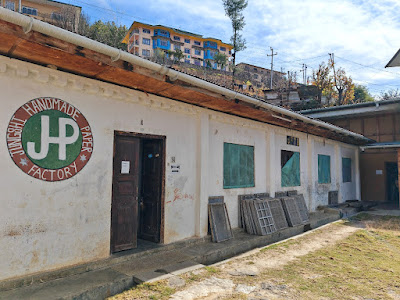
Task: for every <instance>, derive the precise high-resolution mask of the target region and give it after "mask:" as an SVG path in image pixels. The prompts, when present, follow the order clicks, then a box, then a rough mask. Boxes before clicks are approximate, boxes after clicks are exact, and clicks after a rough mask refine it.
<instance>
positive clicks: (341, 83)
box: [329, 53, 354, 105]
mask: <svg viewBox="0 0 400 300" xmlns="http://www.w3.org/2000/svg"><path fill="white" fill-rule="evenodd" d="M329 55H330V56H331V57H330V59H329V66H330V67H331V68H332V69H333V83H334V85H335V88H336V90H337V93H338V95H337V105H342V104H348V103H350V102H352V101H353V99H354V84H353V80H352V79H351V77H348V76H347V75H346V71H345V70H344V69H343V68H339V69H338V70H337V71H336V69H335V60H334V55H333V53H330V54H329Z"/></svg>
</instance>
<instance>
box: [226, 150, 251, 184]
mask: <svg viewBox="0 0 400 300" xmlns="http://www.w3.org/2000/svg"><path fill="white" fill-rule="evenodd" d="M253 186H255V184H254V146H247V145H238V144H231V143H224V188H226V189H229V188H240V187H253Z"/></svg>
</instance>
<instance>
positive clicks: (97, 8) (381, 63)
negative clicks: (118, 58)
mask: <svg viewBox="0 0 400 300" xmlns="http://www.w3.org/2000/svg"><path fill="white" fill-rule="evenodd" d="M61 1H63V2H66V3H70V4H74V5H78V6H81V7H82V11H83V12H84V13H85V14H87V15H88V16H89V18H90V21H91V22H94V21H96V20H102V21H114V22H116V23H117V24H118V25H126V26H127V27H129V26H130V25H131V24H132V22H133V21H139V22H143V23H147V24H151V25H158V24H160V25H165V26H169V27H173V28H179V29H182V30H186V31H190V32H193V33H198V34H201V35H203V36H205V37H214V38H217V39H221V40H222V41H223V42H226V43H229V42H230V37H231V35H232V27H231V22H230V20H229V18H228V17H227V16H225V12H224V8H223V5H222V0H201V1H197V0H196V1H194V0H147V1H143V0H141V1H138V0H96V1H95V0H83V1H81V0H61ZM399 11H400V0H336V1H333V0H303V1H299V0H248V6H247V8H246V9H245V11H244V17H245V22H246V25H245V27H244V29H243V31H242V35H243V37H244V38H245V39H246V46H247V48H246V49H245V50H243V51H241V52H238V53H237V56H236V62H237V63H239V62H245V63H249V64H253V65H257V66H260V67H264V68H267V69H270V68H271V57H270V56H267V55H268V54H271V48H273V50H274V53H277V55H276V56H274V70H278V71H283V72H285V73H286V72H287V71H291V72H297V81H298V82H303V73H302V72H301V70H302V69H303V64H305V65H307V76H311V74H312V71H313V69H316V68H318V65H319V64H320V63H321V62H325V63H326V62H327V61H328V59H329V55H328V53H334V57H335V63H336V67H342V68H344V69H345V71H346V73H347V74H348V75H350V76H351V77H352V79H353V81H354V82H355V83H356V84H361V85H365V86H366V87H367V88H368V89H369V91H370V93H371V94H372V95H373V96H375V97H378V96H379V95H380V94H381V93H382V92H384V91H387V90H390V89H400V67H397V68H386V69H385V68H384V67H385V65H386V64H387V63H388V62H389V60H390V59H391V58H392V57H393V56H394V54H395V53H396V52H397V51H398V50H399V48H400V40H399V37H400V18H399V15H398V12H399ZM396 37H397V38H396Z"/></svg>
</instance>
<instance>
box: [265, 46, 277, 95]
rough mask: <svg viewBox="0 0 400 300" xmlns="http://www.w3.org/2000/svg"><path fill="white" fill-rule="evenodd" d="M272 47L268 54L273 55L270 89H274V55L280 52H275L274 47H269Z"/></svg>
mask: <svg viewBox="0 0 400 300" xmlns="http://www.w3.org/2000/svg"><path fill="white" fill-rule="evenodd" d="M269 48H270V49H271V54H267V56H271V85H270V89H271V90H272V79H273V77H274V55H278V52H276V53H274V49H273V48H272V47H269Z"/></svg>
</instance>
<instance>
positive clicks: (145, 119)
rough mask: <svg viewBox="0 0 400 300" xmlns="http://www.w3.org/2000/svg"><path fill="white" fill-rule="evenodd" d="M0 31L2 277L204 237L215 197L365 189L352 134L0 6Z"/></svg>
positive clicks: (313, 202)
mask: <svg viewBox="0 0 400 300" xmlns="http://www.w3.org/2000/svg"><path fill="white" fill-rule="evenodd" d="M31 22H32V23H31ZM0 40H1V41H2V43H0V53H3V54H2V55H1V56H0V90H1V91H2V93H1V96H0V97H1V101H0V132H2V133H3V137H4V138H5V140H6V141H7V142H6V141H4V142H3V143H2V144H0V156H1V157H2V159H1V160H0V178H1V181H0V189H1V191H2V195H1V197H0V207H1V210H0V280H6V279H10V278H14V277H17V276H24V275H28V274H32V273H35V272H43V271H49V270H54V269H58V268H62V267H68V266H72V265H76V264H80V263H85V262H89V261H93V260H97V259H103V258H107V257H109V256H110V255H111V254H112V253H113V252H116V251H119V250H123V249H129V248H134V247H135V246H136V244H137V242H138V239H139V238H141V239H147V240H151V241H154V242H156V243H164V244H167V243H173V242H176V241H180V240H183V239H186V238H191V237H203V236H206V235H207V224H208V213H207V204H208V197H210V196H224V199H225V203H226V205H227V208H228V213H229V216H230V219H231V224H232V227H237V226H238V195H241V194H250V193H263V192H268V193H269V194H270V195H271V196H272V197H273V196H274V195H275V193H276V192H279V191H287V190H297V191H298V192H299V193H302V194H303V195H304V196H305V199H306V202H307V205H308V207H309V210H310V211H313V210H315V209H316V207H317V206H319V205H327V203H328V191H333V190H335V191H338V192H339V201H340V202H343V201H345V200H350V199H360V188H359V187H360V184H359V168H358V153H359V150H358V145H363V144H365V143H366V142H368V140H367V139H366V138H364V137H363V136H361V135H358V134H355V133H352V132H350V131H347V130H344V129H341V128H339V127H335V126H333V125H330V124H327V123H323V122H320V121H316V120H312V119H309V118H307V117H304V116H302V115H299V114H296V113H294V112H291V111H288V110H285V109H282V108H279V107H275V106H272V105H270V104H266V103H263V102H260V101H259V100H256V99H253V98H250V97H247V96H245V95H241V94H238V93H236V92H233V91H231V90H228V89H225V88H221V87H219V86H216V85H213V84H211V83H208V82H205V81H202V80H200V79H197V78H194V77H191V76H188V75H186V74H182V73H179V72H176V71H174V70H171V69H167V68H165V67H163V66H161V65H157V64H155V63H152V62H149V61H147V60H145V59H142V58H140V57H137V56H134V55H131V54H128V53H124V52H120V51H119V50H117V49H114V48H111V47H109V46H106V45H102V44H100V43H97V42H93V41H90V40H88V39H86V38H84V37H81V36H78V35H75V34H73V33H71V32H66V31H64V30H62V29H59V28H55V27H52V26H51V25H48V24H44V23H41V22H40V21H36V20H34V21H31V19H30V18H29V17H26V16H23V15H19V14H17V13H14V12H11V11H8V10H5V9H2V8H0ZM5 53H6V54H5ZM31 100H33V101H31ZM235 155H236V156H235ZM319 155H325V156H326V157H329V161H330V162H329V163H326V161H327V160H325V165H324V168H325V170H327V169H329V172H328V173H327V174H329V180H327V179H326V178H325V183H319V182H321V180H320V179H321V178H320V176H319V174H318V169H319V165H318V164H319ZM326 157H325V158H326ZM343 158H346V159H348V160H349V161H350V169H346V170H342V163H341V161H342V159H343ZM297 159H298V160H297ZM288 161H290V162H291V165H290V166H289V163H288ZM320 163H321V162H320ZM296 166H298V167H296ZM282 169H283V171H282ZM288 171H289V175H294V177H293V176H292V177H291V178H289V179H285V178H286V177H285V176H286V175H288ZM296 172H298V174H296ZM346 172H347V173H346ZM344 173H346V174H345V175H346V178H350V180H346V182H343V174H344ZM282 175H283V176H282ZM297 175H298V176H297ZM283 177H285V178H283ZM282 178H283V180H282ZM328 181H329V182H328ZM139 243H140V239H139Z"/></svg>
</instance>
